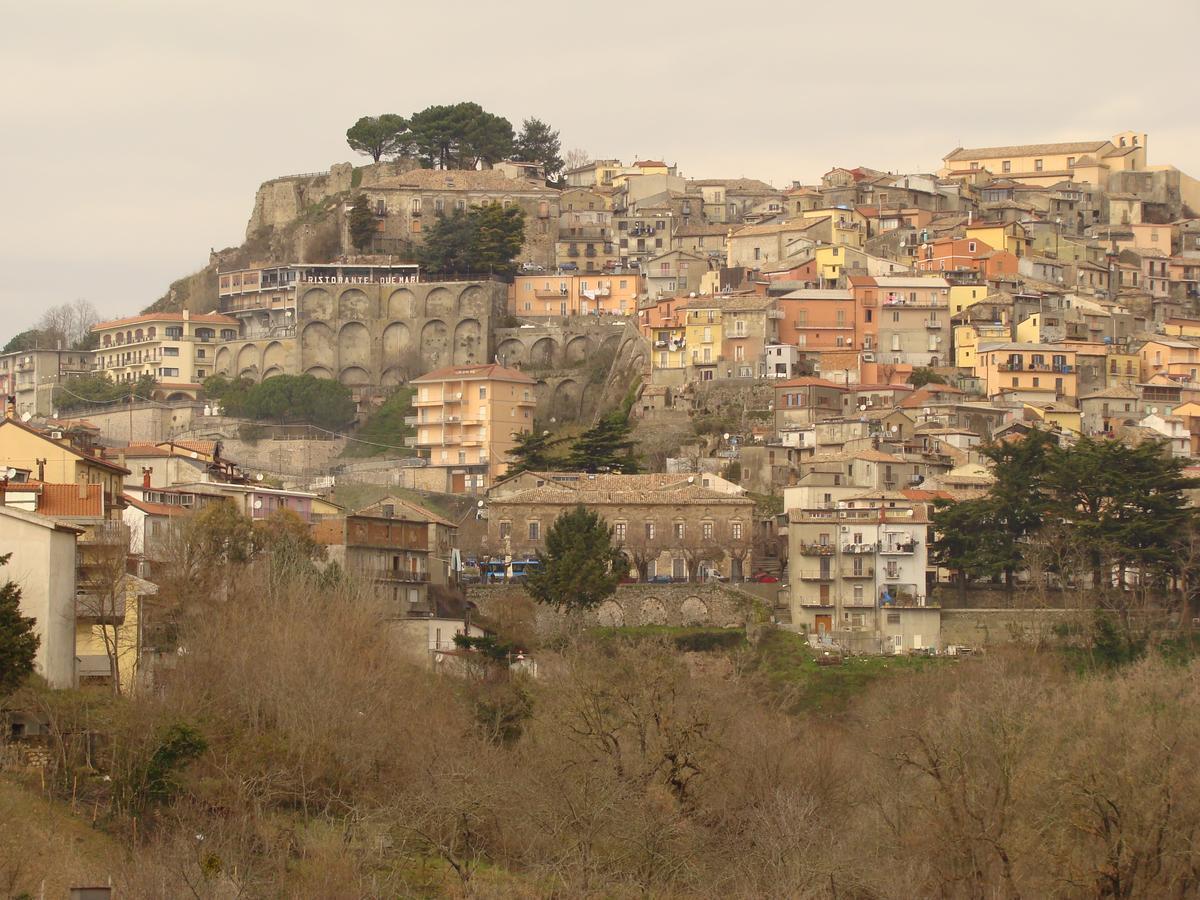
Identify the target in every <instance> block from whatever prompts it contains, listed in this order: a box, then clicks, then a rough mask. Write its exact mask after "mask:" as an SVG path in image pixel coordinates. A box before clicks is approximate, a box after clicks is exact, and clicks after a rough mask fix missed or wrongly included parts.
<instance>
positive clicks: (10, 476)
mask: <svg viewBox="0 0 1200 900" xmlns="http://www.w3.org/2000/svg"><path fill="white" fill-rule="evenodd" d="M4 477H5V478H7V479H9V480H10V481H11V480H12V479H14V478H16V477H17V470H16V469H9V470H7V471H6V472H5V473H4Z"/></svg>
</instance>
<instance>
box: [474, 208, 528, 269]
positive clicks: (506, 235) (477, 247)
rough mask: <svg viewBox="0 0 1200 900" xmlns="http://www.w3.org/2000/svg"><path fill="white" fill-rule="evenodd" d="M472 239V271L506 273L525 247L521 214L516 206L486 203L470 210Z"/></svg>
mask: <svg viewBox="0 0 1200 900" xmlns="http://www.w3.org/2000/svg"><path fill="white" fill-rule="evenodd" d="M470 218H471V221H472V224H473V226H474V235H473V237H474V240H473V243H472V246H471V260H472V268H473V269H474V270H476V271H479V272H493V273H496V274H510V273H512V272H513V271H514V270H515V265H514V263H513V260H514V259H516V257H517V255H518V254H519V253H520V252H521V247H522V246H523V245H524V244H525V211H524V210H523V209H521V207H519V206H507V207H506V206H501V205H500V204H499V203H486V204H484V205H483V206H479V207H476V208H475V209H473V210H471V212H470Z"/></svg>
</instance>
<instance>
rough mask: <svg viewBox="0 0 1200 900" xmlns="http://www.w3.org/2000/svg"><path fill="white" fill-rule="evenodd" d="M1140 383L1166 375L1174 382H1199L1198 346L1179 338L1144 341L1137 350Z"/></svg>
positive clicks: (1199, 360)
mask: <svg viewBox="0 0 1200 900" xmlns="http://www.w3.org/2000/svg"><path fill="white" fill-rule="evenodd" d="M1138 355H1139V362H1140V364H1141V365H1140V369H1141V381H1142V383H1145V382H1148V381H1149V380H1150V379H1151V378H1153V377H1154V376H1155V375H1167V376H1169V377H1171V378H1174V379H1176V380H1183V381H1200V378H1198V377H1197V372H1200V346H1197V345H1196V344H1193V343H1189V342H1188V341H1185V340H1181V339H1179V338H1155V339H1154V340H1152V341H1146V343H1144V344H1142V346H1141V348H1139V350H1138Z"/></svg>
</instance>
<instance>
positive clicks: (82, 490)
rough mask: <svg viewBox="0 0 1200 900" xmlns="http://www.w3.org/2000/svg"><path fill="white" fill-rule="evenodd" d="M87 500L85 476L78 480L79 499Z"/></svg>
mask: <svg viewBox="0 0 1200 900" xmlns="http://www.w3.org/2000/svg"><path fill="white" fill-rule="evenodd" d="M87 498H88V483H87V478H86V476H85V477H83V478H80V479H79V499H80V500H86V499H87Z"/></svg>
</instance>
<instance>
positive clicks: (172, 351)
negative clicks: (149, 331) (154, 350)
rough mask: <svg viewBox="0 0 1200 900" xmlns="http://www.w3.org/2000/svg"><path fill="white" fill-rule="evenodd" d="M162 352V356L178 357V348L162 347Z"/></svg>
mask: <svg viewBox="0 0 1200 900" xmlns="http://www.w3.org/2000/svg"><path fill="white" fill-rule="evenodd" d="M162 351H163V356H178V355H179V348H178V347H163V348H162Z"/></svg>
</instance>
